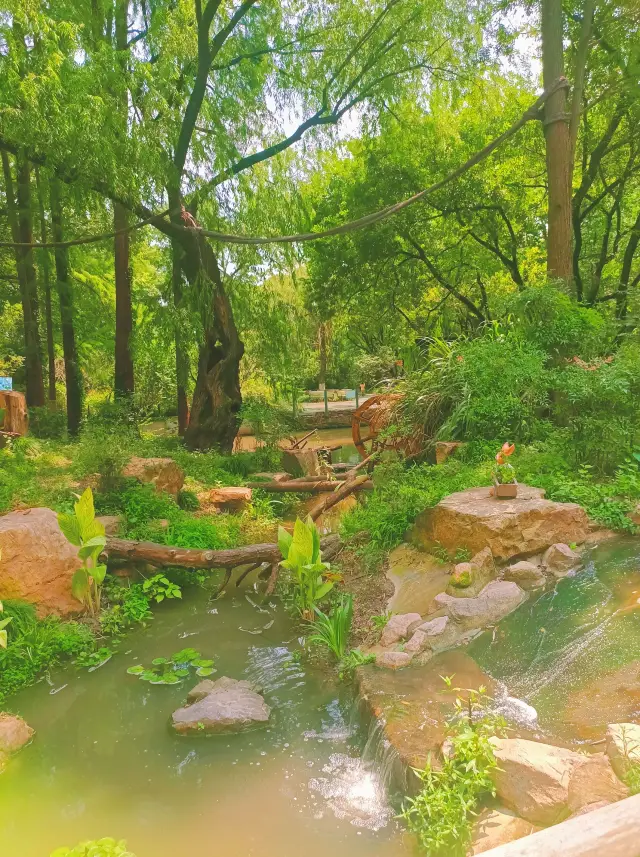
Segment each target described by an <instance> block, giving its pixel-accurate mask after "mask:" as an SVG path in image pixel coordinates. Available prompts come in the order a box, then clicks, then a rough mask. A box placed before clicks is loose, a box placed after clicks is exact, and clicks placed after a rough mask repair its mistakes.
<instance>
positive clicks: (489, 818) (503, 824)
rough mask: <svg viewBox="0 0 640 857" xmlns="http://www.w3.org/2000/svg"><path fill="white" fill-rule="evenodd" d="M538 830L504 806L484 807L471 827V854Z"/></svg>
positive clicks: (480, 852)
mask: <svg viewBox="0 0 640 857" xmlns="http://www.w3.org/2000/svg"><path fill="white" fill-rule="evenodd" d="M538 830H540V828H539V827H537V826H536V825H535V824H531V822H530V821H525V820H524V818H519V817H518V816H517V815H514V813H512V812H511V811H510V810H508V809H506V808H505V807H499V808H496V809H485V810H483V811H482V812H481V813H480V815H479V816H478V820H477V821H476V823H475V824H474V827H473V842H472V843H471V849H472V850H471V853H472V854H474V855H475V854H483V853H484V852H485V851H489V850H490V849H491V848H497V847H498V845H506V844H507V843H508V842H515V841H516V839H522V837H523V836H529V835H530V834H531V833H536V832H537V831H538Z"/></svg>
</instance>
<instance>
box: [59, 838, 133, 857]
mask: <svg viewBox="0 0 640 857" xmlns="http://www.w3.org/2000/svg"><path fill="white" fill-rule="evenodd" d="M51 857H135V854H132V853H131V851H127V844H126V842H124V841H122V840H120V841H119V842H118V841H116V840H115V839H111V838H105V839H95V840H93V841H91V842H81V843H80V844H79V845H76V847H75V848H57V849H56V850H55V851H54V852H53V854H51Z"/></svg>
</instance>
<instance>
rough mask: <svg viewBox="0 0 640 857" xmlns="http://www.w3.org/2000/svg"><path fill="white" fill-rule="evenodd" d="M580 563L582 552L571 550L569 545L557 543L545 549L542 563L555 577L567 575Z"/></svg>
mask: <svg viewBox="0 0 640 857" xmlns="http://www.w3.org/2000/svg"><path fill="white" fill-rule="evenodd" d="M579 564H580V554H578V553H576V552H575V551H574V550H571V548H570V547H569V545H565V544H555V545H551V547H550V548H549V549H548V550H547V551H545V554H544V556H543V557H542V565H543V566H544V567H545V569H546V570H547V571H549V572H551V574H553V576H554V577H565V576H566V575H567V574H568V573H569V572H570V571H571V570H572V569H574V568H576V567H577V566H578V565H579Z"/></svg>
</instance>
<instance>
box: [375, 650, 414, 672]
mask: <svg viewBox="0 0 640 857" xmlns="http://www.w3.org/2000/svg"><path fill="white" fill-rule="evenodd" d="M412 658H413V653H411V652H378V654H377V655H376V666H377V667H383V668H384V669H388V670H401V669H402V668H403V667H408V666H409V664H410V663H411V659H412Z"/></svg>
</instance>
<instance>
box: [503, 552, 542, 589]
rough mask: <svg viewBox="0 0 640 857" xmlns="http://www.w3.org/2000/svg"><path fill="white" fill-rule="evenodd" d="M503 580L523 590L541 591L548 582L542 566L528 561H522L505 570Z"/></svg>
mask: <svg viewBox="0 0 640 857" xmlns="http://www.w3.org/2000/svg"><path fill="white" fill-rule="evenodd" d="M502 579H503V580H510V581H511V582H512V583H517V584H518V586H519V587H520V588H521V589H526V590H530V589H539V588H540V587H541V586H544V585H545V583H546V580H547V578H546V577H545V574H544V572H543V571H542V569H541V568H540V566H538V565H536V564H535V563H533V562H529V561H528V560H526V559H521V560H520V562H515V563H513V565H510V566H509V567H508V568H507V569H505V571H504V572H503V574H502Z"/></svg>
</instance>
